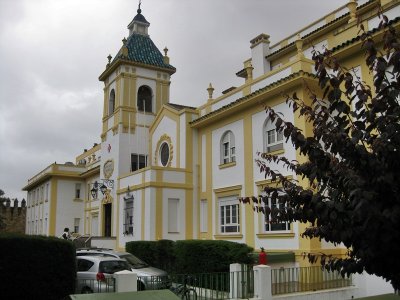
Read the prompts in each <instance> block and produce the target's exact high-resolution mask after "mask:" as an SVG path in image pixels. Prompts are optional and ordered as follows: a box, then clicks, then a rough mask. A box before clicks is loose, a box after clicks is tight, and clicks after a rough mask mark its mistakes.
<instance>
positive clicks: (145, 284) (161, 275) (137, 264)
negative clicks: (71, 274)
mask: <svg viewBox="0 0 400 300" xmlns="http://www.w3.org/2000/svg"><path fill="white" fill-rule="evenodd" d="M76 255H77V256H78V257H80V256H86V255H91V256H93V255H104V256H110V257H114V258H119V259H124V260H125V261H127V262H128V264H129V265H130V267H131V270H132V271H133V272H135V273H136V274H137V276H138V282H137V285H138V286H137V289H138V291H142V290H158V289H168V288H169V287H170V286H171V281H170V279H169V277H168V274H167V272H165V271H163V270H160V269H157V268H154V267H151V266H149V265H148V264H147V263H145V262H144V261H143V260H141V259H140V258H138V257H136V256H134V255H133V254H131V253H128V252H122V251H115V250H112V249H106V248H81V249H77V251H76Z"/></svg>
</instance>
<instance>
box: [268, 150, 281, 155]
mask: <svg viewBox="0 0 400 300" xmlns="http://www.w3.org/2000/svg"><path fill="white" fill-rule="evenodd" d="M266 153H267V154H269V155H281V154H284V153H285V149H279V150H275V151H271V152H266Z"/></svg>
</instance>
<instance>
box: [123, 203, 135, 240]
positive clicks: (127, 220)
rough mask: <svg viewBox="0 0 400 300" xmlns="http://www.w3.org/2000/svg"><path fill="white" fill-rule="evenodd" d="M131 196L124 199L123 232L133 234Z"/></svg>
mask: <svg viewBox="0 0 400 300" xmlns="http://www.w3.org/2000/svg"><path fill="white" fill-rule="evenodd" d="M133 201H134V200H133V197H132V198H127V199H126V200H125V209H124V234H131V235H133V209H134V207H133V205H134V203H133Z"/></svg>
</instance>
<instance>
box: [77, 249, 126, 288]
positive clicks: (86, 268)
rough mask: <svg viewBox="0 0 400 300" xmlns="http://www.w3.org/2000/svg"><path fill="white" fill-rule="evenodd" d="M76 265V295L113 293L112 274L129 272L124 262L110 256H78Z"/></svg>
mask: <svg viewBox="0 0 400 300" xmlns="http://www.w3.org/2000/svg"><path fill="white" fill-rule="evenodd" d="M76 263H77V276H76V277H77V278H76V279H77V284H76V293H78V294H90V293H111V292H114V291H115V280H114V277H113V275H112V274H114V273H115V272H118V271H122V270H128V271H131V267H130V266H129V264H128V263H127V262H126V261H125V260H123V259H119V258H115V257H110V256H103V255H95V256H78V257H77V258H76Z"/></svg>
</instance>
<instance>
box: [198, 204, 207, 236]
mask: <svg viewBox="0 0 400 300" xmlns="http://www.w3.org/2000/svg"><path fill="white" fill-rule="evenodd" d="M207 222H208V203H207V200H206V199H202V200H200V232H207V228H208V227H207Z"/></svg>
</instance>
